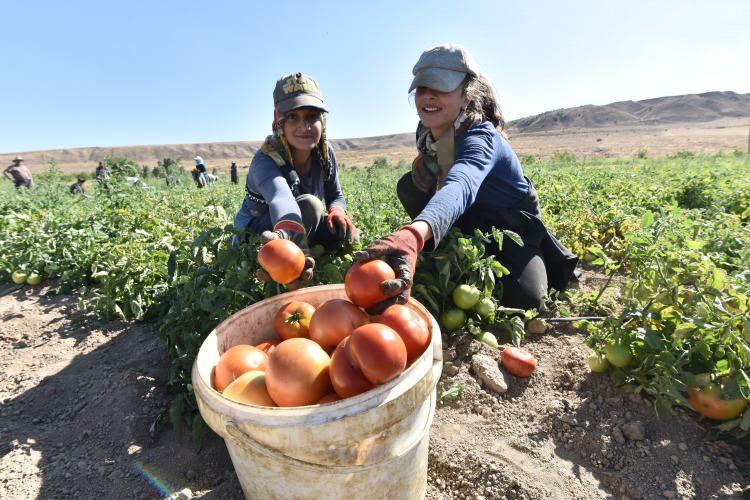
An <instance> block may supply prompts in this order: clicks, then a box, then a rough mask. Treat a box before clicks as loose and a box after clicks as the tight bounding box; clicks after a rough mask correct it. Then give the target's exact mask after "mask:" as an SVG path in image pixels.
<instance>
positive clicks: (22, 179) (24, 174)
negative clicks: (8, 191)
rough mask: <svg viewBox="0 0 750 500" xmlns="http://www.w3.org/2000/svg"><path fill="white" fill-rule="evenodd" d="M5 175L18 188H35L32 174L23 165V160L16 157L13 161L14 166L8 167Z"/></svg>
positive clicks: (4, 172)
mask: <svg viewBox="0 0 750 500" xmlns="http://www.w3.org/2000/svg"><path fill="white" fill-rule="evenodd" d="M3 175H4V176H5V177H7V178H8V179H10V180H12V181H13V184H15V185H16V188H20V187H21V186H24V187H27V188H32V187H34V179H32V178H31V172H29V169H28V167H27V166H26V165H24V163H23V158H21V157H20V156H16V157H15V158H14V159H13V164H12V165H8V166H7V167H6V168H5V170H4V171H3Z"/></svg>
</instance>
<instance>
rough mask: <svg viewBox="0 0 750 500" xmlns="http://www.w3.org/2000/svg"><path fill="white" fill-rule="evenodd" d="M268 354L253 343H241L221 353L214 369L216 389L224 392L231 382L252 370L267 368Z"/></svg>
mask: <svg viewBox="0 0 750 500" xmlns="http://www.w3.org/2000/svg"><path fill="white" fill-rule="evenodd" d="M266 363H268V355H267V354H266V353H265V352H263V351H261V350H260V349H257V348H255V347H253V346H251V345H245V344H240V345H236V346H233V347H230V348H229V349H227V350H226V352H224V354H222V355H221V358H219V362H218V363H216V368H215V370H214V389H216V390H217V391H219V392H222V391H223V390H224V389H226V388H227V386H228V385H229V384H231V383H232V381H234V379H236V378H238V377H239V376H240V375H242V374H243V373H245V372H249V371H250V370H261V371H263V370H265V369H266Z"/></svg>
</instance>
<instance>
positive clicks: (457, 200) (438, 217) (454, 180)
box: [414, 122, 529, 247]
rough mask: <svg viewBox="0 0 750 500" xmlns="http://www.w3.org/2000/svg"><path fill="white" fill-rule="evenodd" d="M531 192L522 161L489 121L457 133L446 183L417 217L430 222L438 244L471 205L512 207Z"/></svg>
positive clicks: (490, 211)
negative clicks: (454, 151) (522, 167)
mask: <svg viewBox="0 0 750 500" xmlns="http://www.w3.org/2000/svg"><path fill="white" fill-rule="evenodd" d="M528 192H529V183H528V182H527V181H526V178H525V177H524V175H523V170H522V169H521V162H520V161H518V157H517V156H516V154H515V153H514V152H513V150H512V149H511V147H510V144H508V141H506V140H505V138H504V137H503V136H501V135H500V133H499V132H498V131H497V130H496V129H495V127H494V125H492V123H490V122H482V123H480V124H478V125H476V126H474V127H472V128H470V129H469V130H467V131H466V132H464V133H462V134H460V135H458V136H456V159H455V162H454V163H453V166H452V167H451V169H450V171H449V172H448V175H447V176H446V178H445V182H444V183H443V187H442V188H441V189H440V190H438V191H437V193H435V195H434V196H433V197H432V199H430V201H429V202H428V203H427V206H426V207H425V208H424V210H422V212H421V213H420V214H419V215H418V216H417V218H416V219H414V220H421V221H424V222H426V223H427V224H429V226H430V228H431V229H432V234H433V245H434V246H435V247H437V245H438V244H439V243H440V241H441V240H442V239H443V237H444V236H445V235H446V233H447V232H448V230H450V228H451V227H452V226H453V224H454V223H455V222H456V220H458V218H459V217H461V216H462V215H463V214H464V213H466V211H468V210H469V208H471V207H472V206H474V207H476V208H478V209H479V210H482V211H486V213H488V214H491V213H492V212H493V210H496V209H498V208H510V207H512V206H514V205H515V204H516V203H518V202H519V201H521V200H522V199H523V198H524V197H525V196H526V195H527V194H528Z"/></svg>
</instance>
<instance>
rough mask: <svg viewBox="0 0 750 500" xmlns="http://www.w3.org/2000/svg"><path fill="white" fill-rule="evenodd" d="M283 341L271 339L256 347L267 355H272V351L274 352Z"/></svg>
mask: <svg viewBox="0 0 750 500" xmlns="http://www.w3.org/2000/svg"><path fill="white" fill-rule="evenodd" d="M280 342H281V340H279V339H269V340H264V341H263V342H261V343H260V344H258V345H256V346H255V347H256V349H260V350H261V351H263V352H265V353H266V354H271V351H273V350H274V349H275V348H276V346H277V345H279V343H280Z"/></svg>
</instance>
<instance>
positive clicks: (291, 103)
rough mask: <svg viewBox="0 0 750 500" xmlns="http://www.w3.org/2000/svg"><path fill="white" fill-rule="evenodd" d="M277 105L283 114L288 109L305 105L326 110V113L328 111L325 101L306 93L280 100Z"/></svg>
mask: <svg viewBox="0 0 750 500" xmlns="http://www.w3.org/2000/svg"><path fill="white" fill-rule="evenodd" d="M276 107H277V108H278V110H279V113H281V114H284V113H286V112H287V111H291V110H293V109H297V108H305V107H311V108H317V109H319V110H321V111H325V112H326V113H327V112H328V110H327V109H326V107H325V105H324V104H323V101H321V100H320V99H319V98H317V97H315V96H312V95H305V94H302V95H298V96H295V97H290V98H289V99H284V100H283V101H281V102H279V104H277V106H276Z"/></svg>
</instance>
